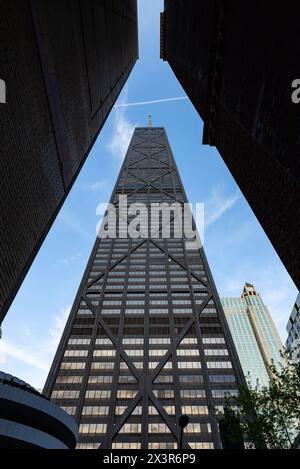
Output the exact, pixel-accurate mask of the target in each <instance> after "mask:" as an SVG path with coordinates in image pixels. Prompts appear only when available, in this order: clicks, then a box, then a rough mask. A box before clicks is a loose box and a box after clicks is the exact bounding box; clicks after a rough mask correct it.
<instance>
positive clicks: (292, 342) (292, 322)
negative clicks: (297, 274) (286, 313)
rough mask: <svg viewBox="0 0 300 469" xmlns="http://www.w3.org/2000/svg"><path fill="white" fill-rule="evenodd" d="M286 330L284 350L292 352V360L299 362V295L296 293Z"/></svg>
mask: <svg viewBox="0 0 300 469" xmlns="http://www.w3.org/2000/svg"><path fill="white" fill-rule="evenodd" d="M286 330H287V333H288V338H287V340H286V344H285V346H286V348H287V349H288V350H291V351H292V356H293V359H294V360H295V361H296V362H299V361H300V293H298V296H297V299H296V301H295V304H294V307H293V309H292V312H291V315H290V318H289V320H288V323H287V326H286Z"/></svg>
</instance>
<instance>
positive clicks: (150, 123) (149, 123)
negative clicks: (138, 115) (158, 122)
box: [148, 114, 152, 128]
mask: <svg viewBox="0 0 300 469" xmlns="http://www.w3.org/2000/svg"><path fill="white" fill-rule="evenodd" d="M148 127H149V128H151V127H152V115H151V114H149V116H148Z"/></svg>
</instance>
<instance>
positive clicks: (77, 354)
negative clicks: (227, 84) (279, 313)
mask: <svg viewBox="0 0 300 469" xmlns="http://www.w3.org/2000/svg"><path fill="white" fill-rule="evenodd" d="M119 195H123V196H125V195H127V196H128V199H127V203H128V205H130V204H131V203H144V204H146V205H147V207H149V206H150V204H153V203H161V202H164V203H167V204H170V203H174V202H176V201H177V202H178V203H179V204H180V205H182V204H183V203H185V202H187V198H186V195H185V192H184V188H183V185H182V182H181V180H180V176H179V173H178V170H177V167H176V164H175V161H174V158H173V155H172V152H171V148H170V146H169V143H168V140H167V136H166V133H165V130H164V129H163V128H150V127H149V128H136V129H135V132H134V135H133V138H132V140H131V143H130V146H129V149H128V152H127V155H126V157H125V160H124V162H123V166H122V168H121V171H120V174H119V177H118V180H117V183H116V186H115V188H114V191H113V194H112V198H111V203H112V204H114V206H115V207H116V209H117V210H119V211H120V210H121V208H120V207H119ZM143 216H144V215H143ZM144 218H145V216H144ZM130 220H131V218H130V216H129V217H128V222H130ZM171 220H172V218H171ZM151 222H152V225H154V227H155V229H154V231H156V234H155V235H154V234H153V232H152V233H149V234H147V235H146V236H144V237H143V238H141V237H140V238H135V239H134V238H133V237H130V238H126V237H124V238H121V237H120V235H121V233H120V230H118V232H117V237H116V238H115V239H100V238H99V237H98V238H97V240H96V242H95V245H94V248H93V251H92V254H91V257H90V260H89V262H88V265H87V268H86V271H85V274H84V276H83V279H82V283H81V285H80V288H79V291H78V294H77V296H76V299H75V302H74V305H73V308H72V310H71V313H70V317H69V319H68V322H67V325H66V328H65V331H64V333H63V336H62V339H61V342H60V345H59V347H58V351H57V354H56V356H55V359H54V362H53V365H52V368H51V370H50V373H49V376H48V379H47V382H46V385H45V389H44V393H45V394H46V395H47V396H48V397H51V399H52V400H53V401H54V402H55V403H56V404H57V405H59V406H61V407H62V408H63V409H65V410H66V411H67V412H69V414H70V415H72V416H73V417H74V418H75V420H76V421H77V423H78V425H79V444H78V448H98V447H99V446H100V445H101V446H100V448H119V449H134V448H136V449H139V448H149V449H160V448H162V449H164V448H166V449H172V448H177V445H178V444H179V440H180V431H179V427H178V424H177V422H178V418H179V416H180V415H182V414H187V415H188V416H189V417H190V423H189V424H188V426H187V427H186V429H185V436H184V439H183V447H185V448H195V449H196V448H199V449H202V448H220V447H221V442H220V437H219V429H218V423H217V420H216V417H215V413H214V411H213V406H215V407H217V408H218V409H222V404H223V403H224V395H225V393H227V394H228V395H230V394H235V393H236V383H237V382H240V381H242V380H243V374H242V369H241V367H240V365H239V361H238V357H237V354H236V351H235V348H234V344H233V341H232V339H231V336H230V332H229V329H228V326H227V323H226V320H225V316H224V313H223V310H222V306H221V303H220V300H219V297H218V294H217V291H216V288H215V285H214V281H213V278H212V275H211V273H210V269H209V266H208V264H207V260H206V257H205V254H204V251H203V249H202V248H200V249H193V250H191V249H187V246H186V243H185V241H186V239H185V237H184V236H181V237H180V238H177V239H176V238H174V237H173V236H172V234H173V231H174V223H170V225H171V237H166V238H162V237H160V235H159V234H160V232H161V229H162V227H163V223H164V222H163V220H162V219H160V220H159V222H158V223H157V224H156V225H155V223H154V222H153V221H152V220H151ZM103 223H104V222H103ZM124 226H126V222H125V221H124ZM124 226H123V228H124ZM151 228H152V229H153V226H151ZM149 231H150V230H149ZM140 234H141V233H140Z"/></svg>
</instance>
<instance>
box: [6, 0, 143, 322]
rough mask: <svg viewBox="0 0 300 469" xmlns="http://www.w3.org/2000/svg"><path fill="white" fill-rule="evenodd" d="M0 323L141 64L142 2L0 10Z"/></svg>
mask: <svg viewBox="0 0 300 469" xmlns="http://www.w3.org/2000/svg"><path fill="white" fill-rule="evenodd" d="M0 17H1V26H2V27H1V30H0V44H1V46H0V63H1V71H0V72H1V77H0V78H1V79H2V80H3V82H5V84H6V104H1V126H0V149H1V150H0V151H1V167H0V213H1V217H0V323H1V321H2V320H3V318H4V316H5V314H6V312H7V310H8V308H9V306H10V304H11V302H12V300H13V298H14V296H15V295H16V293H17V291H18V289H19V287H20V285H21V283H22V281H23V279H24V277H25V275H26V273H27V271H28V269H29V267H30V265H31V263H32V261H33V259H34V257H35V255H36V254H37V252H38V250H39V248H40V246H41V244H42V242H43V240H44V238H45V236H46V235H47V233H48V231H49V229H50V227H51V225H52V223H53V221H54V219H55V217H56V215H57V213H58V211H59V209H60V207H61V206H62V204H63V202H64V200H65V198H66V196H67V194H68V192H69V191H70V189H71V187H72V184H73V183H74V181H75V179H76V177H77V175H78V173H79V171H80V169H81V167H82V165H83V163H84V161H85V159H86V157H87V155H88V153H89V151H90V149H91V147H92V145H93V143H94V141H95V139H96V137H97V136H98V134H99V131H100V130H101V128H102V126H103V125H104V123H105V120H106V118H107V116H108V114H109V112H110V110H111V108H112V106H113V105H114V103H115V101H116V99H117V97H118V95H119V93H120V91H121V90H122V88H123V86H124V84H125V82H126V80H127V78H128V76H129V74H130V72H131V70H132V67H133V66H134V64H135V62H136V60H137V58H138V36H137V3H136V0H114V1H105V0H97V1H96V0H84V1H83V0H79V1H74V0H43V1H42V2H41V1H39V0H30V1H27V0H26V1H25V0H4V1H1V4H0Z"/></svg>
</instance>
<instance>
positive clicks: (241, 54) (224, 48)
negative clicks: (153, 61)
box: [161, 0, 300, 290]
mask: <svg viewBox="0 0 300 469" xmlns="http://www.w3.org/2000/svg"><path fill="white" fill-rule="evenodd" d="M299 13H300V4H299V3H298V2H297V4H295V5H293V8H291V7H290V5H289V4H288V3H286V2H282V1H276V0H275V1H274V2H273V3H272V8H271V9H270V8H269V4H268V2H261V1H259V0H251V1H250V0H248V1H245V0H244V1H242V2H241V1H240V2H237V1H234V0H165V11H164V13H163V14H162V28H161V33H162V34H161V57H162V58H163V59H164V60H166V61H168V63H169V64H170V66H171V68H172V70H173V72H174V73H175V75H176V77H177V78H178V80H179V82H180V83H181V85H182V87H183V88H184V90H185V91H186V93H187V95H188V96H189V98H190V99H191V101H192V103H193V105H194V106H195V108H196V109H197V111H198V112H199V114H200V116H201V118H202V119H203V122H204V134H203V143H205V144H209V145H213V146H216V148H217V149H218V151H219V152H220V155H221V156H222V158H223V160H224V162H225V164H226V166H227V167H228V169H229V171H230V172H231V174H232V175H233V177H234V178H235V180H236V182H237V184H238V185H239V187H240V189H241V191H242V192H243V194H244V196H245V197H246V199H247V201H248V203H249V205H250V207H251V208H252V210H253V212H254V213H255V215H256V217H257V219H258V220H259V222H260V224H261V225H262V227H263V229H264V230H265V232H266V234H267V236H268V237H269V239H270V241H271V243H272V244H273V246H274V248H275V250H276V251H277V253H278V255H279V256H280V258H281V260H282V262H283V263H284V265H285V267H286V269H287V270H288V272H289V274H290V275H291V277H292V279H293V280H294V282H295V284H296V285H297V286H298V288H299V290H300V249H299V238H300V203H299V200H300V156H299V155H300V143H299V106H300V105H299V104H296V103H297V100H296V101H295V100H294V102H293V100H292V95H293V93H296V94H297V93H298V91H297V90H296V89H295V85H294V83H295V80H297V81H296V87H297V86H299V85H297V83H299V72H298V65H297V57H299V43H298V41H297V38H298V37H299V33H300V28H299V20H298V18H299ZM199 144H200V142H199Z"/></svg>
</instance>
